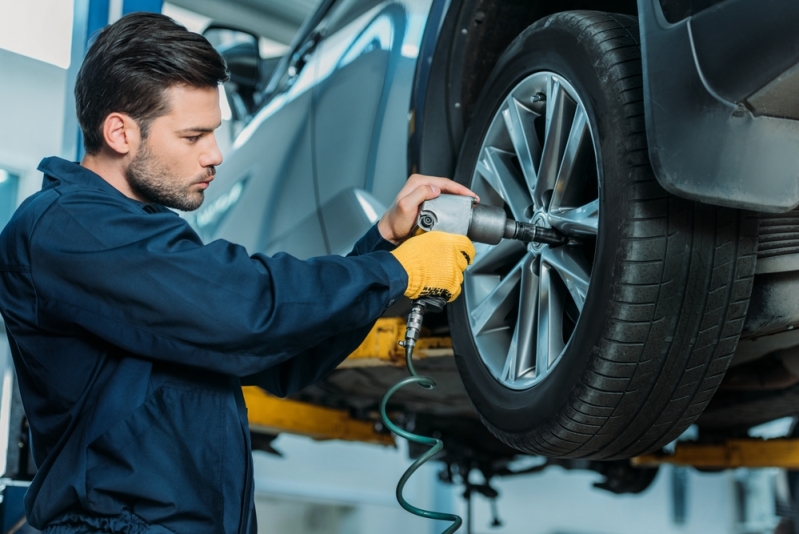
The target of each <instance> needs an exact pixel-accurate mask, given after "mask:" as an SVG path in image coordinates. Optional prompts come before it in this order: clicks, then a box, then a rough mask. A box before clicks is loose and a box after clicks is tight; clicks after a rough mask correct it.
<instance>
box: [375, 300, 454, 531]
mask: <svg viewBox="0 0 799 534" xmlns="http://www.w3.org/2000/svg"><path fill="white" fill-rule="evenodd" d="M445 303H446V301H443V300H442V299H436V298H432V299H425V298H422V299H419V300H416V301H414V302H413V307H412V308H411V314H410V315H409V316H408V328H407V330H406V334H405V342H404V343H400V344H401V345H402V346H404V347H405V364H406V366H407V367H408V373H409V374H410V375H411V376H409V377H408V378H406V379H404V380H401V381H400V382H397V383H396V384H395V385H394V386H393V387H391V388H390V389H389V390H388V391H386V394H385V395H383V399H382V400H381V401H380V417H381V418H382V419H383V423H384V424H385V425H386V426H387V427H388V428H389V430H391V431H392V432H394V433H395V434H397V435H398V436H400V437H403V438H405V439H407V440H408V441H412V442H414V443H419V444H421V445H429V446H430V450H428V451H427V452H425V453H424V454H422V455H421V456H420V457H419V458H417V459H416V461H414V462H413V463H412V464H411V466H410V467H409V468H408V469H407V470H406V471H405V473H403V474H402V477H400V480H399V483H398V484H397V501H398V502H399V504H400V506H402V507H403V508H404V509H405V510H407V511H408V512H410V513H412V514H414V515H418V516H419V517H424V518H427V519H435V520H440V521H452V522H453V524H452V525H450V527H449V528H447V529H446V530H445V531H444V532H442V534H451V533H453V532H455V531H457V530H458V529H459V528H461V525H462V524H463V519H462V518H461V517H460V516H459V515H455V514H447V513H443V512H434V511H431V510H423V509H421V508H418V507H416V506H413V505H412V504H410V503H409V502H408V501H406V500H405V498H404V497H403V496H402V490H403V489H404V488H405V484H406V483H407V482H408V479H409V478H411V475H413V474H414V473H415V472H416V470H417V469H419V468H420V467H421V466H422V465H423V464H425V463H426V462H427V461H429V460H430V459H431V458H432V457H433V456H435V455H436V454H437V453H438V451H440V450H441V449H442V448H443V447H444V443H443V442H442V441H441V440H440V439H437V438H429V437H426V436H420V435H418V434H414V433H412V432H408V431H407V430H404V429H402V428H400V427H398V426H397V425H395V424H394V423H392V422H391V419H389V418H388V414H387V413H386V405H387V404H388V400H389V399H390V398H391V396H392V395H393V394H394V393H396V392H397V391H398V390H400V389H401V388H403V387H405V386H406V385H408V384H419V385H420V386H422V387H423V388H427V389H432V388H434V387H436V381H435V380H433V378H431V377H429V376H419V375H418V374H417V373H416V369H415V368H414V366H413V348H414V346H415V345H416V340H417V339H418V338H419V330H420V329H421V326H422V317H423V316H424V313H425V311H426V310H427V309H430V310H432V311H441V309H442V308H443V306H444V304H445Z"/></svg>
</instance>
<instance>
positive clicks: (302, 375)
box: [242, 225, 396, 397]
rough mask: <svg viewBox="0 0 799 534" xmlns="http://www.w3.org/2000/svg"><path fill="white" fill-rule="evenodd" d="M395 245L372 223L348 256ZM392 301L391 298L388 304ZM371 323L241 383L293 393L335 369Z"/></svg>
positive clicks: (276, 391)
mask: <svg viewBox="0 0 799 534" xmlns="http://www.w3.org/2000/svg"><path fill="white" fill-rule="evenodd" d="M395 248H396V245H394V244H392V243H391V242H390V241H387V240H385V239H383V237H382V236H381V235H380V232H379V231H378V230H377V226H376V225H375V226H372V228H371V229H370V230H369V231H368V232H367V233H366V234H364V236H363V237H362V238H361V239H360V240H358V242H357V243H356V244H355V247H354V248H353V249H352V252H350V253H349V254H348V255H347V256H348V257H351V256H357V255H361V254H368V253H371V252H375V251H380V250H384V251H389V250H393V249H395ZM393 303H394V300H393V299H392V300H390V301H389V303H388V304H389V305H391V304H393ZM374 323H375V321H372V322H370V323H369V324H368V325H366V326H363V327H360V328H355V329H353V330H349V331H346V332H341V333H338V334H336V335H333V336H331V337H329V338H327V339H325V340H324V341H322V342H321V343H320V344H319V345H317V346H314V347H311V348H309V349H307V350H305V351H303V352H302V353H300V354H298V355H297V356H295V357H294V358H292V359H290V360H288V361H285V362H283V363H281V364H279V365H276V366H274V367H271V368H269V369H267V370H265V371H262V372H261V373H257V374H255V375H252V376H248V377H245V378H243V379H242V384H243V385H253V386H260V387H262V388H263V389H265V390H266V391H268V392H269V393H272V394H273V395H277V396H279V397H285V396H287V395H291V394H293V393H296V392H297V391H299V390H301V389H302V388H304V387H306V386H309V385H311V384H313V383H315V382H317V381H319V380H321V379H322V378H324V377H325V376H327V375H328V374H330V373H331V372H332V371H333V370H335V368H336V367H338V365H339V364H340V363H341V362H342V361H344V360H345V359H346V358H347V356H349V355H350V354H351V353H352V351H354V350H355V349H356V348H358V346H359V345H360V344H361V343H362V342H363V340H364V338H365V337H366V336H367V334H369V331H370V330H371V329H372V327H373V326H374Z"/></svg>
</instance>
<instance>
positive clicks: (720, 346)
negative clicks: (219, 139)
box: [187, 0, 799, 491]
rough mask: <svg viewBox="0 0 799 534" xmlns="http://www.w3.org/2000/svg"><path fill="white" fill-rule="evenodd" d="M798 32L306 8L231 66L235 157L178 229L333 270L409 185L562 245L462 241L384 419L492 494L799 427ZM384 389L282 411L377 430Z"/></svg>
mask: <svg viewBox="0 0 799 534" xmlns="http://www.w3.org/2000/svg"><path fill="white" fill-rule="evenodd" d="M797 23H799V4H797V3H796V2H792V1H791V0H773V1H770V2H768V3H763V2H761V1H758V0H692V1H690V2H686V1H681V0H637V1H635V0H602V1H600V0H557V1H550V2H543V1H530V2H520V1H511V0H505V1H487V0H452V1H445V0H324V1H322V2H321V4H320V5H319V7H318V9H317V10H316V11H315V12H314V13H313V14H312V15H311V16H310V17H309V18H308V20H307V21H306V22H305V24H304V25H303V27H302V28H301V29H300V31H299V34H298V35H297V37H296V39H295V40H294V42H293V44H292V45H291V47H290V51H289V52H288V53H287V54H286V55H285V56H284V57H282V58H281V59H280V60H279V61H275V60H269V61H267V60H264V59H261V58H258V57H257V47H255V46H252V47H249V48H248V49H243V48H242V47H241V46H238V47H233V48H235V53H227V56H226V57H228V60H229V64H230V69H231V72H232V73H233V81H232V82H230V83H228V84H227V85H226V93H227V96H228V99H229V101H230V102H231V108H233V109H234V110H238V111H237V112H235V113H234V117H233V118H234V123H235V131H236V136H235V139H234V142H233V148H232V150H231V151H230V153H229V154H228V155H227V157H226V161H225V162H224V163H223V164H222V165H221V166H220V168H219V171H218V175H217V179H216V180H215V182H214V187H212V188H210V189H209V190H208V192H207V193H206V201H205V204H204V205H203V207H202V208H200V209H199V210H198V211H197V212H195V213H192V214H188V215H187V217H188V218H189V220H190V222H191V224H192V225H193V226H194V228H195V229H196V230H197V232H198V233H199V234H200V235H201V237H203V238H204V239H206V240H213V239H218V238H225V239H229V240H231V241H234V242H237V243H241V244H243V245H244V246H245V247H246V248H247V249H248V250H249V251H250V252H252V253H255V252H264V253H267V254H274V253H277V252H279V251H282V252H287V253H290V254H293V255H295V256H298V257H301V258H308V257H312V256H317V255H324V254H344V253H346V252H348V251H349V250H350V248H351V247H352V245H353V244H354V243H355V241H356V240H357V239H358V238H359V237H360V236H361V235H362V234H363V233H364V232H365V231H366V230H367V229H368V228H369V227H370V226H371V225H373V224H374V223H375V222H376V221H377V220H378V219H379V217H380V215H381V214H382V213H383V212H384V211H385V209H386V206H388V205H389V204H390V202H391V201H392V199H393V197H394V195H395V194H396V192H397V191H398V190H399V189H400V188H401V187H402V185H403V183H404V181H405V180H406V179H407V177H408V175H410V174H412V173H417V172H418V173H424V174H429V175H437V176H447V177H452V178H454V179H455V180H457V181H458V182H460V183H463V184H465V185H467V186H469V187H470V188H472V189H473V190H474V191H475V192H476V193H477V194H478V195H479V196H480V198H481V202H483V203H485V204H488V205H492V206H500V207H502V208H504V209H505V211H506V213H507V214H508V216H509V217H512V218H515V219H517V220H523V221H525V222H531V223H534V224H536V225H539V226H543V227H547V228H554V229H556V230H558V231H559V232H561V233H563V234H565V235H566V236H568V238H569V240H568V243H567V244H566V245H563V246H554V245H553V246H550V245H540V244H529V245H524V244H519V243H515V242H510V241H506V242H502V243H500V244H498V245H493V246H489V245H481V244H478V245H477V255H476V257H475V259H474V263H473V264H472V265H471V266H470V267H469V269H468V270H467V271H466V273H465V280H464V288H463V295H462V296H461V297H460V298H459V299H458V300H457V301H455V302H454V303H452V304H450V305H448V306H447V308H448V309H447V314H446V315H441V316H438V317H437V318H436V317H433V318H432V322H430V323H429V326H430V328H431V331H432V332H433V333H435V334H436V335H450V336H451V337H452V341H453V344H454V352H455V357H454V361H453V360H452V359H436V360H435V361H433V360H430V361H427V362H420V364H419V365H420V369H423V370H425V371H426V372H427V374H432V375H433V376H435V378H436V379H437V381H438V383H439V387H438V388H437V389H436V390H432V391H426V390H423V389H421V388H419V389H418V390H417V391H411V390H403V391H402V392H400V393H398V394H397V395H396V396H395V397H393V398H392V401H393V402H395V409H396V410H397V411H402V412H404V414H405V417H404V421H405V422H406V424H407V425H412V426H414V427H415V428H416V429H417V430H422V431H426V432H430V433H432V432H434V431H437V432H439V434H440V435H441V436H442V437H443V438H444V442H445V447H446V453H447V454H448V456H447V458H448V460H447V461H448V462H451V463H454V464H458V465H466V464H469V462H472V463H474V462H478V461H479V462H482V463H481V464H480V465H483V466H493V467H485V469H486V470H488V471H490V472H491V473H498V472H502V470H503V469H506V468H507V466H508V465H509V463H508V462H509V461H510V459H512V458H513V457H514V456H515V455H517V454H520V453H525V454H532V455H541V456H545V457H547V458H550V459H551V460H550V461H551V462H560V463H561V465H567V466H576V465H582V466H591V467H592V468H594V469H596V470H599V471H602V472H605V473H608V472H609V471H612V469H610V467H608V466H611V465H615V466H624V465H627V463H626V460H627V459H629V458H631V457H634V456H636V455H640V454H643V453H647V452H650V451H656V450H660V449H662V448H663V447H664V446H666V445H667V444H669V443H670V442H672V441H674V440H675V439H677V438H679V437H680V436H681V435H683V434H684V432H685V431H686V429H688V428H689V426H691V425H696V426H697V431H698V438H697V439H699V440H711V441H712V440H719V439H724V438H726V437H730V436H739V435H741V434H745V433H746V431H747V430H748V429H749V428H751V427H753V426H755V425H758V424H760V423H763V422H766V421H770V420H773V419H776V418H779V417H783V416H789V415H795V414H797V412H799V409H798V408H797V406H799V404H797V402H796V399H797V398H799V352H798V351H797V348H798V347H799V333H798V332H797V330H794V327H795V326H796V325H797V324H799V299H797V298H796V297H797V295H799V211H797V210H796V209H795V208H796V207H797V205H799V180H797V178H798V176H797V174H799V165H797V159H796V156H795V152H796V150H795V147H796V146H799V122H797V121H799V100H797V98H798V97H797V96H796V95H797V94H799V93H797V92H796V91H795V89H794V87H795V83H796V80H797V78H799V34H797V33H796V32H795V31H794V28H795V27H796V25H797ZM231 31H232V30H231ZM245 48H246V47H245ZM247 50H249V53H250V56H249V57H244V59H242V57H243V56H242V54H243V53H244V56H247V54H246V52H247ZM222 53H223V55H225V54H226V51H225V50H222ZM240 65H242V67H241V69H240V70H239V66H240ZM252 65H259V67H258V69H255V70H257V72H255V73H253V72H252V71H253V69H252ZM247 69H249V70H247ZM240 73H243V74H241V75H240ZM237 76H238V77H237ZM242 76H243V77H244V78H242ZM245 78H246V79H247V80H249V81H246V80H245V81H244V82H243V81H242V80H244V79H245ZM240 93H242V95H241V96H237V95H239V94H240ZM242 103H244V104H242ZM408 308H409V305H408V302H404V303H399V304H397V305H394V306H393V307H392V308H391V309H390V310H389V312H388V314H389V315H392V314H393V315H397V316H401V315H403V314H406V313H407V311H408ZM403 376H404V372H403V371H402V370H395V369H391V368H367V369H340V370H337V371H336V372H334V373H333V374H332V375H330V376H329V377H327V378H326V379H324V380H323V381H322V382H320V383H319V384H317V385H315V386H313V387H310V388H307V389H305V390H303V391H302V392H300V393H298V394H297V395H295V398H297V399H300V400H305V401H308V402H313V403H316V404H320V405H325V406H335V407H343V408H346V409H347V410H349V411H350V412H351V413H352V414H354V415H355V416H356V417H359V418H362V419H364V420H372V421H375V422H377V421H378V415H377V405H378V403H379V400H380V398H381V396H382V395H383V393H384V392H385V391H386V389H387V388H389V387H390V386H391V385H393V383H395V382H396V381H397V380H399V379H400V378H402V377H403ZM580 462H582V463H580ZM602 462H610V463H602ZM613 462H615V463H613ZM475 465H476V464H475ZM498 466H499V467H498ZM491 473H489V474H491ZM620 473H621V474H619V475H618V476H615V478H614V480H615V481H616V482H615V483H616V486H614V487H615V488H616V489H617V490H619V491H625V490H626V491H635V490H636V489H637V490H640V489H641V487H642V482H641V480H642V478H641V477H642V476H643V475H640V476H639V475H637V474H630V473H631V471H630V470H624V469H622V471H621V472H620ZM608 476H610V475H608ZM647 476H649V475H645V476H643V478H644V479H645V478H646V477H647ZM625 480H626V481H627V482H625ZM644 486H645V484H644Z"/></svg>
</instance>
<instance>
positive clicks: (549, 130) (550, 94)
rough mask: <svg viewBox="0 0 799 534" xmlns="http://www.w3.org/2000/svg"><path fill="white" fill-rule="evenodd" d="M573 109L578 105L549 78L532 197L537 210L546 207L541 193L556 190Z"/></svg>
mask: <svg viewBox="0 0 799 534" xmlns="http://www.w3.org/2000/svg"><path fill="white" fill-rule="evenodd" d="M576 107H577V105H576V104H575V103H574V101H573V100H572V99H571V98H570V97H569V95H567V94H566V91H565V90H564V89H563V87H561V84H560V81H559V80H558V79H557V78H556V77H554V76H553V77H550V80H549V83H548V86H547V111H546V130H545V132H546V133H545V136H544V146H543V148H542V151H541V164H540V166H539V168H538V175H537V179H536V183H535V187H534V191H535V192H534V194H533V200H534V201H535V203H536V206H537V207H544V208H546V206H544V193H545V192H546V191H549V190H551V189H554V187H555V179H556V178H557V174H558V169H559V168H560V161H561V156H562V154H563V149H564V147H565V146H566V140H567V138H568V135H569V130H570V127H571V120H572V118H574V110H575V109H576Z"/></svg>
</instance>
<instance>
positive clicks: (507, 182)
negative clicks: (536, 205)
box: [477, 147, 532, 220]
mask: <svg viewBox="0 0 799 534" xmlns="http://www.w3.org/2000/svg"><path fill="white" fill-rule="evenodd" d="M512 158H513V154H511V153H510V152H505V151H504V150H499V149H498V148H494V147H486V148H485V150H483V154H482V155H481V158H480V161H479V162H478V163H477V171H478V172H479V173H480V174H481V175H482V176H483V178H485V179H486V181H487V182H488V184H489V185H490V186H491V187H492V188H493V189H494V191H496V192H497V194H499V196H500V197H502V200H504V201H505V203H506V204H508V206H510V210H511V213H513V216H514V217H515V218H516V219H517V220H521V219H523V218H524V211H525V210H526V209H527V206H529V205H530V203H531V202H532V200H531V198H530V193H529V192H528V191H527V188H526V187H524V186H523V185H522V183H523V182H524V179H523V178H522V177H521V176H519V171H518V170H516V167H514V166H513V163H512V162H511V160H512Z"/></svg>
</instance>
